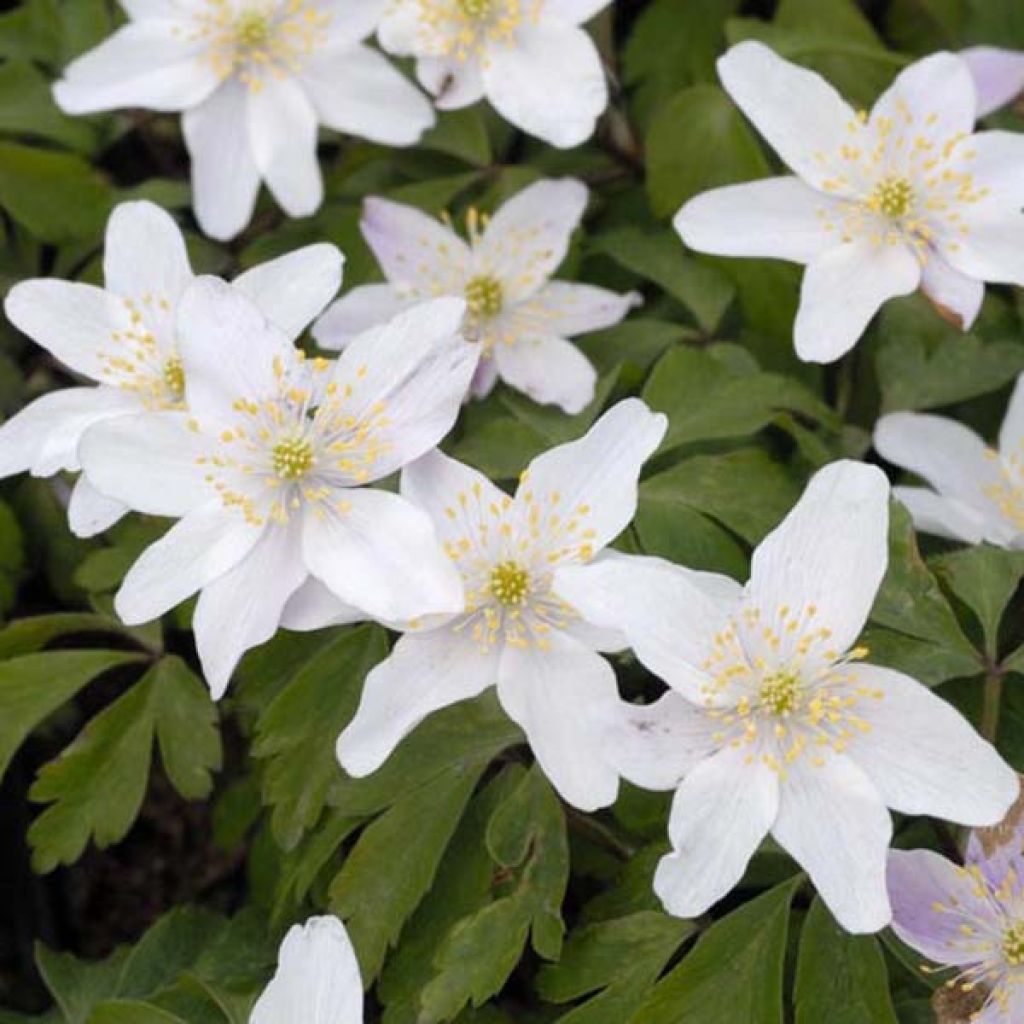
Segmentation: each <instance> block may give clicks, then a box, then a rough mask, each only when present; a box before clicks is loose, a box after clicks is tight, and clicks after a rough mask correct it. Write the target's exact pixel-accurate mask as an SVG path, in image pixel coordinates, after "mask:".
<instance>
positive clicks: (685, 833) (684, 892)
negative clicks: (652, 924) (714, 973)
mask: <svg viewBox="0 0 1024 1024" xmlns="http://www.w3.org/2000/svg"><path fill="white" fill-rule="evenodd" d="M778 807H779V782H778V778H777V776H776V775H775V773H774V772H772V771H771V770H770V769H769V768H767V767H766V766H765V765H763V764H762V763H761V762H760V761H757V760H755V761H753V762H752V763H750V764H748V763H747V751H746V750H745V749H743V748H741V747H732V746H727V747H725V748H724V749H722V750H720V751H719V752H718V753H716V754H714V755H713V756H712V757H709V758H707V759H705V760H704V761H701V763H700V764H698V765H697V767H696V768H694V769H693V770H692V771H691V772H690V773H689V775H687V776H686V778H685V779H684V780H683V783H682V785H681V786H680V787H679V789H678V790H677V791H676V795H675V799H674V800H673V801H672V814H671V817H670V818H669V826H668V830H669V838H670V839H671V840H672V847H673V849H672V853H670V854H668V855H667V856H666V857H663V858H662V859H661V862H660V863H659V864H658V869H657V871H656V872H655V875H654V891H655V892H656V893H657V894H658V897H659V898H660V899H661V902H662V903H663V904H664V905H665V909H666V910H667V911H668V912H669V913H670V914H675V915H676V916H677V917H697V916H698V915H699V914H703V913H704V911H706V910H707V909H708V908H709V907H711V906H713V905H714V904H715V903H717V902H718V901H719V900H720V899H721V898H722V897H723V896H725V895H726V894H727V893H728V892H729V891H730V890H731V889H732V888H733V887H734V886H735V885H736V883H737V882H738V881H739V880H740V878H742V877H743V872H744V871H745V870H746V867H747V864H748V862H749V861H750V858H751V857H752V856H753V854H754V851H755V850H756V849H757V848H758V846H759V845H760V843H761V840H762V839H764V837H765V835H766V834H767V833H768V830H769V829H770V828H771V826H772V823H773V822H774V821H775V818H776V814H777V813H778Z"/></svg>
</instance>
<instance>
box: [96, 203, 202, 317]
mask: <svg viewBox="0 0 1024 1024" xmlns="http://www.w3.org/2000/svg"><path fill="white" fill-rule="evenodd" d="M103 277H104V280H105V282H106V286H107V288H108V290H110V291H112V292H114V293H115V294H117V295H122V296H125V297H126V298H131V299H134V300H135V301H139V300H140V299H142V298H143V297H144V296H146V295H147V294H149V295H152V296H153V298H154V299H162V300H164V301H165V302H167V303H168V304H169V305H171V306H174V305H175V304H176V303H177V301H178V299H179V298H180V297H181V293H182V292H183V291H184V290H185V289H186V288H187V287H188V285H189V283H190V282H191V280H192V267H191V266H190V265H189V262H188V252H186V250H185V239H184V238H183V237H182V234H181V229H180V228H179V227H178V225H177V224H175V222H174V218H173V217H171V216H170V214H168V213H166V212H165V211H164V210H161V209H160V207H159V206H157V205H156V204H155V203H148V202H136V203H121V204H120V205H119V206H118V207H116V208H115V210H114V212H113V213H112V214H111V215H110V220H109V221H107V235H106V240H105V243H104V251H103Z"/></svg>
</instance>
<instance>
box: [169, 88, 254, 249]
mask: <svg viewBox="0 0 1024 1024" xmlns="http://www.w3.org/2000/svg"><path fill="white" fill-rule="evenodd" d="M248 95H249V91H248V89H247V88H246V87H245V86H244V85H243V84H242V83H241V82H239V81H238V79H237V78H231V79H228V81H226V82H225V83H224V84H223V85H222V86H221V87H220V88H219V89H218V90H217V91H216V92H215V93H214V94H213V95H212V96H211V97H210V98H209V99H208V100H206V102H205V103H201V104H199V105H198V106H196V107H193V108H192V109H191V110H186V111H185V114H184V116H183V117H182V119H181V127H182V131H183V133H184V135H185V145H186V146H187V147H188V152H189V156H190V157H191V160H192V196H193V206H194V207H195V212H196V218H197V220H198V221H199V226H200V227H201V228H202V229H203V231H204V232H205V233H206V234H207V235H209V236H210V237H211V238H216V239H218V240H219V241H226V240H227V239H229V238H234V237H235V235H237V234H238V233H239V232H240V231H242V229H243V228H244V227H245V226H246V225H247V224H248V223H249V221H250V219H251V218H252V211H253V208H254V207H255V206H256V196H257V195H258V194H259V190H260V171H259V168H258V167H257V166H256V160H255V157H254V156H253V151H252V143H251V142H250V141H249V123H248V118H247V117H246V105H247V102H248V100H247V98H248Z"/></svg>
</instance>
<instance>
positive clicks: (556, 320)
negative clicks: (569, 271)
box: [509, 281, 643, 338]
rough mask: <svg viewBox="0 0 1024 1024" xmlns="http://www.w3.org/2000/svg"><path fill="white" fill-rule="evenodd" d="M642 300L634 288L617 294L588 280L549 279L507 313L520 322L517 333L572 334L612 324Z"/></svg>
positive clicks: (641, 302)
mask: <svg viewBox="0 0 1024 1024" xmlns="http://www.w3.org/2000/svg"><path fill="white" fill-rule="evenodd" d="M642 304H643V299H642V298H641V297H640V295H639V294H638V293H637V292H627V293H626V294H624V295H620V294H619V293H618V292H612V291H609V290H608V289H607V288H595V287H594V286H593V285H589V284H570V283H569V282H567V281H549V282H548V283H547V284H545V285H543V286H542V287H541V289H540V290H539V291H537V292H535V293H534V294H533V295H531V296H530V297H529V298H528V299H526V300H525V301H524V302H522V303H520V304H519V305H518V306H516V307H514V309H513V310H511V311H510V314H509V315H510V317H511V318H513V319H514V321H515V323H516V324H517V325H518V326H519V328H520V330H519V332H518V333H523V334H539V335H548V336H550V335H556V336H558V337H560V338H571V337H574V336H575V335H577V334H586V333H588V332H589V331H600V330H603V329H604V328H605V327H613V326H614V325H615V324H617V323H619V322H620V321H621V320H622V319H623V318H624V317H625V316H626V314H627V313H629V311H630V310H631V309H634V308H635V307H637V306H639V305H642Z"/></svg>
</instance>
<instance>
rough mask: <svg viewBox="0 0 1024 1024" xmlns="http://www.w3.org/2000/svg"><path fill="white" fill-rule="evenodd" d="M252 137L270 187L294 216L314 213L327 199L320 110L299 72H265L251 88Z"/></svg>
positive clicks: (256, 154) (289, 213)
mask: <svg viewBox="0 0 1024 1024" xmlns="http://www.w3.org/2000/svg"><path fill="white" fill-rule="evenodd" d="M248 121H249V138H250V139H251V141H252V155H253V158H254V159H255V161H256V166H257V167H258V168H259V169H260V173H261V174H262V176H263V179H264V181H266V183H267V187H268V188H269V189H270V191H271V192H272V193H273V194H274V198H275V199H276V200H277V201H278V202H279V203H280V204H281V207H282V209H284V211H285V213H287V214H288V216H289V217H308V216H309V215H310V214H311V213H313V212H314V211H315V210H316V209H317V208H318V207H319V206H320V204H321V203H322V202H323V198H324V183H323V179H322V178H321V176H320V165H319V164H318V163H317V159H316V133H317V119H316V111H315V110H314V109H313V105H312V104H311V103H310V101H309V98H308V97H307V96H306V94H305V93H304V92H303V91H302V86H301V85H299V83H298V82H297V81H296V80H295V79H293V78H276V77H274V76H273V75H265V76H264V78H263V80H262V85H261V87H260V88H259V89H255V90H250V92H249V105H248Z"/></svg>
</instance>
